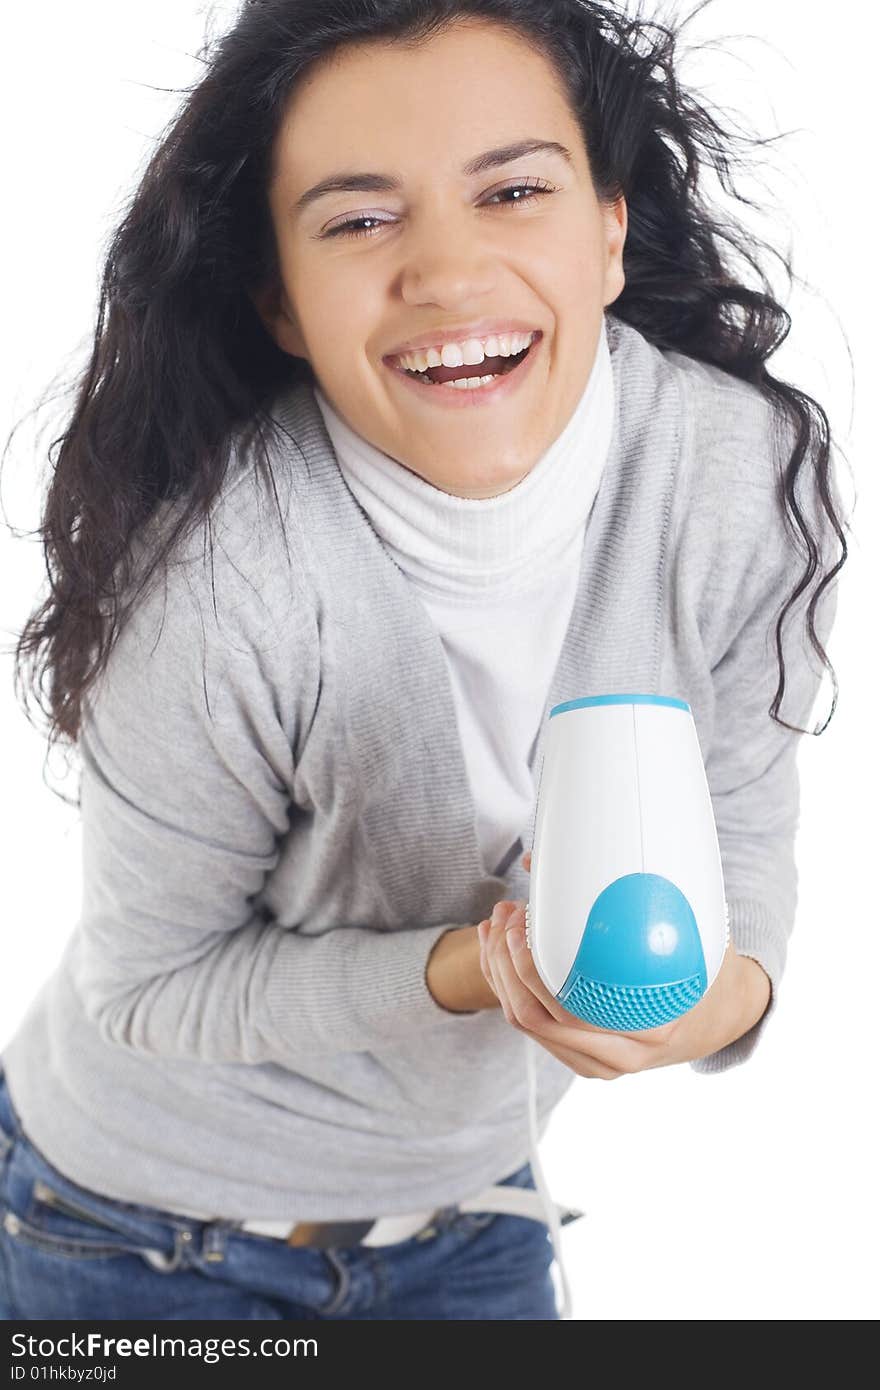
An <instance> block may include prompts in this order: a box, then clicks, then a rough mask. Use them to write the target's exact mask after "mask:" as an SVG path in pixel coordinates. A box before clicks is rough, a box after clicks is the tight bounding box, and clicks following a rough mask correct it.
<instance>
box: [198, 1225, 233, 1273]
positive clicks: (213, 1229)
mask: <svg viewBox="0 0 880 1390" xmlns="http://www.w3.org/2000/svg"><path fill="white" fill-rule="evenodd" d="M228 1229H229V1224H228V1223H227V1224H224V1223H223V1222H222V1221H209V1222H208V1224H207V1225H206V1226H205V1229H204V1231H203V1232H202V1259H203V1260H206V1261H207V1262H208V1264H222V1262H223V1260H224V1259H225V1258H226V1236H227V1232H228Z"/></svg>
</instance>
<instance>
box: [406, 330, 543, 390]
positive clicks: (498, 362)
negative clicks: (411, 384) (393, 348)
mask: <svg viewBox="0 0 880 1390" xmlns="http://www.w3.org/2000/svg"><path fill="white" fill-rule="evenodd" d="M542 336H543V335H539V336H538V337H537V338H533V339H532V341H531V342H530V343H529V345H528V347H524V348H523V350H522V352H518V353H516V354H515V355H514V356H513V357H484V358H483V360H482V362H474V363H463V364H462V366H460V367H442V366H441V367H428V368H427V369H426V370H425V371H424V372H413V371H410V370H409V369H408V368H406V367H395V370H396V371H398V372H402V373H403V375H404V376H411V377H414V378H415V380H416V381H423V382H424V383H425V385H426V386H442V385H443V383H444V382H446V381H462V380H467V379H468V378H470V377H477V378H480V377H484V376H506V375H507V373H508V372H512V371H513V369H514V368H515V367H518V366H519V364H520V362H522V361H524V359H525V358H526V357H527V356H528V354H529V353H530V352H531V350H532V348H533V347H534V346H535V344H536V343H539V342H540V341H541V337H542Z"/></svg>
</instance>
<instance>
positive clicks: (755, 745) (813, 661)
mask: <svg viewBox="0 0 880 1390" xmlns="http://www.w3.org/2000/svg"><path fill="white" fill-rule="evenodd" d="M764 443H765V447H766V438H765V441H764ZM804 467H805V471H806V465H805V466H804ZM746 472H747V469H746V468H744V467H743V460H742V458H740V460H739V477H740V479H742V477H743V475H744V474H745V473H746ZM800 506H801V510H802V512H803V513H804V515H805V517H807V518H809V521H810V529H811V532H812V534H813V536H814V537H818V539H819V544H820V553H821V551H822V550H824V552H825V565H824V571H827V569H828V568H830V567H831V565H829V561H828V551H829V547H828V537H829V535H830V523H829V522H828V520H827V518H826V516H825V513H824V511H822V510H820V504H819V502H818V500H815V501H807V500H800ZM780 508H781V503H780V501H779V500H778V494H777V493H776V492H775V491H774V489H773V488H772V487H769V486H767V487H764V486H758V485H754V484H750V483H745V484H743V483H742V482H740V484H739V485H737V484H736V483H732V484H731V486H730V487H729V488H728V489H727V491H726V493H725V497H724V500H723V511H724V519H723V521H721V522H719V533H720V534H723V535H725V536H727V537H728V538H729V539H730V542H731V544H730V545H729V546H725V543H724V541H723V540H722V543H721V547H720V553H719V555H718V556H717V557H716V567H715V570H714V578H713V582H712V583H711V584H710V585H709V587H708V590H707V594H706V605H707V607H706V612H705V631H706V632H707V633H712V632H714V633H715V634H716V635H715V636H714V638H713V637H709V638H707V650H708V651H709V652H710V654H711V655H710V660H711V663H712V664H711V681H712V690H713V699H714V711H713V721H712V724H713V736H712V741H711V746H710V747H709V750H708V753H707V754H706V756H705V766H706V776H707V780H708V784H709V790H710V793H711V797H712V805H713V811H714V815H715V823H716V827H717V832H718V841H719V848H720V852H721V860H722V868H723V875H724V885H725V895H726V898H727V903H728V909H729V923H730V936H731V940H732V943H733V945H734V948H735V949H736V950H737V952H738V953H739V954H740V955H744V956H750V957H751V958H752V959H753V960H756V961H757V962H758V963H759V964H760V965H761V966H762V967H763V969H764V970H765V971H766V973H767V975H768V976H769V979H770V986H771V995H770V1001H769V1003H768V1006H767V1008H766V1010H765V1012H764V1014H763V1016H762V1018H761V1019H759V1021H758V1022H757V1023H756V1024H754V1026H753V1027H752V1028H750V1029H749V1030H748V1032H746V1033H745V1034H744V1035H743V1036H741V1037H740V1038H738V1039H736V1040H735V1041H734V1042H732V1043H730V1044H729V1045H728V1046H726V1047H724V1048H722V1049H720V1050H719V1051H717V1052H714V1053H711V1054H709V1055H707V1056H705V1057H702V1058H698V1059H696V1060H694V1061H692V1062H691V1063H690V1065H691V1067H692V1069H693V1070H694V1071H696V1072H699V1073H711V1072H720V1071H724V1070H726V1069H728V1068H729V1067H732V1066H736V1065H738V1064H741V1063H743V1062H745V1061H747V1060H748V1058H749V1057H750V1056H751V1055H752V1053H753V1052H754V1050H755V1048H756V1047H757V1045H758V1043H759V1041H760V1039H761V1037H762V1036H763V1033H764V1031H765V1029H766V1027H767V1024H768V1022H769V1020H770V1018H771V1017H772V1016H773V1014H774V1012H775V1010H776V1007H777V1003H778V994H779V987H780V982H781V980H782V975H783V972H784V969H785V962H786V952H787V946H788V941H789V939H790V937H791V933H792V930H793V927H794V923H795V914H796V908H797V901H798V893H797V888H798V875H797V867H796V860H795V843H796V834H797V828H798V822H799V810H800V778H799V772H798V764H797V756H798V750H799V747H800V744H801V742H802V741H803V740H804V739H805V738H811V737H813V735H812V734H811V733H810V732H809V731H810V730H811V729H813V728H814V727H817V726H819V725H821V723H822V722H823V720H822V718H820V717H819V714H820V713H821V712H820V711H817V712H816V715H815V716H814V717H813V718H812V719H811V712H812V711H813V707H814V704H815V703H816V698H817V695H818V693H819V689H820V686H821V684H822V674H823V671H824V670H825V668H824V667H823V665H822V663H821V661H820V658H819V656H818V653H816V652H815V650H814V649H813V647H812V644H811V643H810V640H809V635H808V631H807V627H806V611H807V608H808V605H809V602H810V599H811V597H812V596H813V594H814V593H815V590H816V587H817V584H818V578H817V577H815V576H814V578H813V580H812V581H811V582H810V583H809V584H808V585H807V587H806V589H805V591H804V593H803V594H801V595H800V596H799V598H798V599H797V600H796V601H795V603H794V604H793V606H792V607H791V608H790V609H789V612H788V613H787V615H786V618H785V621H784V623H783V628H782V634H783V635H782V642H783V655H784V661H785V668H784V669H785V688H784V692H783V695H782V699H781V704H780V708H779V710H778V711H777V713H778V715H779V717H780V718H782V719H784V720H785V721H786V722H787V723H789V724H793V725H796V726H798V727H799V728H800V729H804V730H807V731H808V732H806V733H803V734H799V733H796V732H793V731H791V730H789V729H786V728H784V727H782V726H780V725H779V724H778V723H777V722H776V721H775V720H774V719H773V718H772V717H771V716H770V714H769V710H770V706H771V703H772V701H773V698H774V695H775V693H776V689H777V684H778V678H779V667H778V662H777V656H776V620H777V618H778V615H779V613H780V611H781V609H782V606H783V604H784V603H785V601H786V600H787V599H788V598H789V597H790V596H791V594H793V593H794V590H795V589H796V588H797V587H798V585H799V584H800V583H801V581H802V577H803V574H804V572H805V563H806V559H805V552H804V553H802V552H801V550H800V549H797V548H796V547H795V542H794V540H793V539H792V538H791V537H790V536H789V534H788V532H787V529H786V527H785V525H784V521H783V518H782V514H781V509H780ZM734 553H735V554H736V556H737V557H738V559H737V561H736V564H734V563H733V561H732V559H731V558H730V557H731V556H732V555H733V554H734ZM725 556H726V557H727V563H728V564H729V569H728V571H727V573H726V576H725V578H724V580H723V581H722V580H721V579H720V577H719V576H720V574H721V573H722V572H723V571H724V568H725V563H726V562H725ZM824 571H823V572H824ZM837 598H838V593H837V578H836V577H835V579H833V580H832V581H831V583H830V584H829V585H828V586H827V587H826V589H825V591H824V592H823V594H822V596H821V598H820V599H819V602H818V604H817V607H816V611H815V615H814V623H815V629H816V632H817V635H818V637H819V640H820V641H821V643H822V645H823V647H825V649H826V653H827V646H828V639H829V636H830V633H831V630H832V627H833V623H834V618H835V614H836V609H837ZM710 607H714V614H715V616H714V623H713V619H712V616H711V614H710V612H709V608H710ZM720 614H724V616H725V620H726V622H727V624H728V632H727V635H726V637H725V638H724V639H722V638H721V637H720V635H718V634H719V625H718V623H719V615H720ZM731 627H732V629H733V632H732V633H731V632H730V628H731ZM829 659H830V657H829ZM825 713H827V711H825Z"/></svg>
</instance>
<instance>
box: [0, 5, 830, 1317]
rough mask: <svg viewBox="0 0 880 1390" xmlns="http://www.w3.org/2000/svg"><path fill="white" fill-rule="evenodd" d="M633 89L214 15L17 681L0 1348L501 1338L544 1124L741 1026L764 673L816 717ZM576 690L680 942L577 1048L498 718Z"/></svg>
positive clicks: (759, 362)
mask: <svg viewBox="0 0 880 1390" xmlns="http://www.w3.org/2000/svg"><path fill="white" fill-rule="evenodd" d="M675 41H676V35H675V33H674V32H673V31H671V30H669V29H667V28H664V27H662V26H658V25H654V24H651V23H649V22H648V21H646V20H645V19H644V18H643V17H642V16H641V15H632V14H628V13H626V12H625V11H624V10H622V9H618V8H615V7H613V6H611V5H608V4H601V5H599V4H588V3H582V0H491V3H482V2H481V0H474V2H473V3H468V4H459V3H455V2H454V0H451V2H450V3H445V2H444V3H438V0H385V3H383V4H382V5H380V6H377V5H373V4H367V3H363V4H357V3H352V0H345V3H344V4H343V3H336V0H314V3H312V0H260V3H252V4H247V5H245V6H244V7H243V8H242V10H241V12H240V15H239V17H238V20H237V23H236V25H235V27H234V29H233V30H232V31H231V32H230V33H228V34H227V35H226V36H225V37H224V38H223V40H222V41H221V42H220V43H219V45H218V46H217V49H216V52H215V53H213V55H212V56H211V60H210V62H209V63H208V65H207V68H206V71H205V75H204V77H203V78H202V80H201V81H200V82H199V84H198V85H197V86H196V88H195V89H194V90H193V91H192V93H191V94H190V95H189V96H188V98H187V100H186V103H185V105H184V107H183V109H182V111H181V113H180V115H179V117H178V118H177V119H176V121H175V122H174V124H173V126H172V127H171V129H170V130H169V131H168V133H167V134H166V135H165V137H164V139H163V140H162V142H161V144H160V147H159V149H158V150H157V151H156V153H155V155H154V157H153V158H152V160H151V163H150V165H149V168H148V169H147V171H146V173H145V175H144V177H143V179H142V181H141V183H140V186H139V187H138V189H137V192H136V195H135V197H134V199H133V202H132V204H131V207H130V209H129V211H128V212H127V214H126V216H125V219H124V221H123V222H122V225H121V226H120V227H119V229H118V232H117V233H116V236H115V238H114V241H113V244H112V246H111V249H110V253H109V256H108V261H107V266H106V271H105V276H104V282H103V288H102V295H101V303H100V312H99V322H98V328H97V333H96V340H95V351H94V355H93V358H92V361H91V363H90V365H89V367H88V370H87V372H86V373H85V375H84V377H83V379H82V382H81V385H80V391H79V398H78V400H77V403H76V407H75V410H74V412H73V415H72V417H71V420H70V423H69V428H68V429H67V431H66V433H65V435H64V437H63V439H62V441H61V447H60V449H59V452H58V456H57V460H56V461H55V467H54V475H53V478H52V481H51V485H50V487H49V491H48V495H47V498H46V510H45V518H44V526H43V530H42V534H43V535H44V538H45V546H46V553H47V558H48V562H49V565H50V572H51V574H52V588H51V593H50V595H49V597H48V598H47V599H46V600H45V602H44V603H43V604H42V606H41V607H40V608H39V609H38V611H36V612H35V613H34V614H33V615H32V617H31V619H30V621H29V623H28V624H27V626H26V628H25V630H24V631H23V633H22V634H21V638H20V641H19V645H18V648H17V655H18V658H19V661H20V662H21V663H22V664H23V663H24V660H25V658H26V657H31V658H32V659H33V666H34V668H35V669H34V672H33V676H32V679H33V688H34V690H35V691H37V692H38V693H39V691H40V689H41V681H40V679H38V674H39V675H45V674H48V676H49V681H48V693H49V708H48V714H49V716H50V721H51V730H50V736H52V737H55V738H57V737H63V738H65V739H67V740H68V741H69V742H71V743H72V744H75V745H76V747H77V748H78V750H79V752H80V754H81V760H82V768H81V783H80V799H79V801H78V802H77V804H78V806H79V807H80V810H81V813H82V825H83V856H84V858H83V874H84V884H83V900H82V905H81V913H80V916H79V919H78V921H77V923H76V927H75V931H74V932H73V934H72V936H71V938H70V941H69V944H68V948H67V950H66V951H65V954H64V957H63V959H62V961H61V962H60V964H59V966H58V968H57V970H56V971H55V973H54V974H53V976H52V978H51V979H50V980H49V981H48V982H47V984H46V986H45V988H44V989H43V990H42V991H41V992H40V994H39V996H38V997H37V998H36V999H35V1000H34V1001H33V1003H32V1005H31V1007H30V1009H29V1010H28V1012H27V1015H26V1017H25V1018H24V1020H23V1022H22V1024H21V1026H20V1028H19V1029H18V1031H17V1032H16V1034H15V1036H14V1037H13V1038H12V1039H11V1040H10V1041H9V1043H8V1044H7V1046H6V1048H5V1050H4V1053H3V1057H2V1062H3V1067H4V1071H5V1079H4V1084H3V1086H2V1088H0V1160H2V1188H0V1199H2V1212H3V1226H2V1231H0V1305H2V1308H3V1311H4V1313H5V1316H7V1317H18V1318H61V1319H86V1318H95V1317H102V1316H103V1317H108V1318H125V1317H130V1316H137V1317H141V1318H160V1319H161V1318H186V1317H197V1318H229V1317H233V1318H292V1317H302V1318H380V1319H409V1318H472V1319H473V1318H477V1319H486V1318H507V1319H509V1318H554V1317H556V1316H557V1312H556V1303H555V1296H554V1287H553V1282H552V1278H551V1262H552V1257H553V1254H554V1247H555V1250H556V1253H557V1254H558V1253H559V1252H558V1245H559V1241H558V1232H559V1224H560V1213H559V1212H558V1211H557V1210H556V1206H555V1204H554V1203H553V1202H552V1201H551V1200H550V1198H549V1194H548V1193H547V1191H546V1185H545V1184H544V1183H543V1179H542V1177H541V1174H540V1167H539V1165H538V1154H537V1145H538V1140H539V1138H540V1136H541V1134H542V1133H543V1131H544V1128H545V1127H546V1124H547V1122H548V1120H549V1117H550V1115H551V1113H552V1111H553V1109H554V1107H555V1106H556V1105H557V1104H558V1102H559V1100H560V1099H561V1097H562V1096H563V1095H564V1094H565V1092H566V1091H567V1089H568V1087H569V1086H570V1084H571V1082H572V1081H573V1079H574V1077H575V1076H585V1077H595V1078H601V1079H606V1080H609V1079H615V1078H617V1077H620V1076H622V1075H625V1074H631V1073H633V1072H637V1071H640V1070H643V1069H645V1068H650V1067H658V1066H667V1065H672V1064H675V1063H681V1062H688V1063H689V1064H690V1065H691V1066H693V1067H694V1068H695V1069H697V1070H703V1071H720V1070H722V1069H724V1068H727V1067H730V1066H732V1065H735V1064H737V1063H740V1062H742V1061H744V1060H745V1059H746V1058H747V1057H748V1056H749V1055H750V1053H751V1052H752V1050H753V1049H754V1047H755V1045H756V1043H757V1041H758V1039H759V1037H760V1035H761V1033H762V1031H763V1029H764V1028H765V1027H766V1024H767V1020H768V1018H769V1016H770V1013H771V1011H772V1008H773V1005H774V1002H775V997H776V991H777V989H778V985H779V982H780V978H781V975H782V971H783V968H784V960H785V948H786V942H787V939H788V936H789V933H790V931H791V929H792V926H793V919H794V910H795V865H794V855H793V850H794V835H795V828H796V822H797V800H798V794H797V770H796V762H795V758H796V751H797V746H798V738H797V736H798V734H800V733H803V732H807V730H804V729H803V728H802V727H801V725H802V721H804V720H805V719H806V718H807V717H808V715H809V713H810V711H811V709H812V705H813V703H814V700H815V696H816V694H817V690H818V685H819V679H820V676H821V668H820V669H819V670H818V671H817V670H816V669H815V665H814V664H811V663H810V662H809V661H808V660H807V656H808V652H807V648H806V645H805V644H804V643H802V642H801V641H800V640H798V641H797V642H795V643H794V644H793V649H792V650H790V651H789V652H788V654H787V659H786V657H785V656H784V654H783V641H782V637H783V631H782V630H783V625H784V623H785V621H786V619H790V622H789V623H788V625H787V626H786V633H787V632H789V631H794V632H795V634H796V636H797V638H798V639H800V638H801V636H802V633H803V631H804V630H806V632H807V633H808V634H809V636H810V641H811V643H812V646H813V648H814V649H815V651H817V652H818V653H819V655H820V656H821V658H822V661H823V662H824V663H825V664H826V665H827V664H828V663H827V658H826V655H825V651H824V646H823V645H822V642H823V640H827V637H828V634H829V632H830V630H831V625H832V619H833V614H834V607H835V604H834V598H835V594H836V587H835V586H834V585H832V584H831V580H832V579H833V578H834V576H835V575H836V574H837V572H838V570H839V569H840V567H841V565H842V563H843V560H844V559H845V558H846V543H845V540H844V534H843V529H842V525H841V521H840V518H839V516H838V514H837V511H836V506H835V498H834V495H833V479H832V476H831V472H830V439H829V430H828V422H827V419H826V416H825V414H824V412H823V411H822V409H821V407H819V406H818V405H817V404H816V402H814V401H813V400H811V399H810V398H809V397H808V396H806V395H805V394H804V393H803V392H802V391H800V390H798V389H797V388H796V387H795V386H792V385H789V384H786V383H784V382H781V381H779V380H777V379H776V378H774V377H773V376H772V375H771V374H770V372H769V371H768V369H767V365H766V363H767V359H768V358H769V357H770V356H771V354H772V352H773V351H774V349H775V348H776V347H777V346H778V345H779V343H780V342H781V341H782V339H783V338H784V337H785V334H786V332H787V329H788V316H787V314H786V312H785V310H784V309H783V308H782V307H781V306H780V305H779V304H778V303H777V302H776V301H775V300H774V298H773V296H772V293H771V292H770V287H769V285H768V284H767V282H766V281H765V280H764V279H763V278H761V280H760V283H759V284H758V285H757V287H749V286H747V285H746V284H745V283H743V282H742V281H741V279H739V278H738V273H737V272H735V271H734V270H733V269H731V268H730V264H729V261H728V254H729V247H730V245H731V237H732V236H733V233H732V232H731V230H730V229H729V228H728V229H727V230H726V231H725V233H724V235H723V236H722V233H721V231H720V230H719V227H718V225H717V224H716V222H715V221H713V218H712V216H711V213H710V211H709V210H708V208H707V207H706V206H705V204H704V202H703V199H702V190H701V185H700V174H701V172H702V171H703V169H704V167H705V166H706V165H707V164H708V163H712V164H714V166H715V168H716V169H717V170H719V171H720V172H721V173H722V174H723V175H724V176H725V177H726V178H727V179H728V181H729V176H730V167H731V164H732V159H733V156H732V154H731V150H730V143H729V140H728V138H727V137H726V136H725V133H724V132H723V130H722V128H721V127H720V126H719V125H718V124H717V122H716V121H715V119H714V118H713V117H712V116H710V115H709V113H708V111H707V110H706V109H705V107H704V106H702V105H700V104H699V103H698V102H697V101H696V100H695V99H694V97H693V96H691V95H690V94H689V93H687V92H686V91H685V90H684V89H683V88H682V87H681V85H680V84H679V82H678V80H677V76H676V67H675V57H676V54H675ZM737 236H738V238H739V240H738V241H736V242H734V246H735V249H737V250H739V251H741V252H745V253H746V255H747V256H748V255H749V254H750V253H751V254H752V263H753V265H754V266H755V268H756V271H757V268H758V266H759V258H758V256H757V255H756V254H755V252H756V248H755V247H754V245H753V244H752V243H751V242H750V241H749V238H748V237H747V235H746V233H744V232H741V233H737ZM761 274H762V272H761ZM836 541H839V542H840V545H841V550H842V554H841V556H840V557H839V558H838V557H836V556H835V554H834V553H833V551H834V550H835V549H836ZM835 561H836V562H835ZM774 624H775V626H774ZM771 639H772V643H771ZM772 646H775V656H776V660H775V661H774V660H773V659H772V657H771V650H772ZM832 675H833V673H832ZM616 691H629V692H632V691H638V692H646V693H648V694H662V695H671V696H676V697H679V698H681V699H684V700H686V701H687V702H688V704H689V705H690V707H691V710H692V711H693V714H694V719H695V722H696V725H697V730H698V734H699V738H700V745H701V749H702V752H703V756H704V760H705V765H706V770H707V778H708V781H709V786H710V790H711V793H712V798H713V809H714V812H715V817H716V824H717V828H718V835H719V843H720V846H721V850H722V859H723V867H724V875H725V890H726V896H727V901H728V907H729V916H730V933H731V945H730V948H729V950H728V952H727V955H726V957H725V961H724V965H723V967H722V970H721V972H720V974H719V976H718V978H717V980H716V981H715V983H714V984H713V986H712V988H711V989H710V990H709V992H708V993H707V994H706V995H705V996H704V997H703V999H702V1000H701V1001H700V1003H699V1004H698V1005H697V1006H696V1007H695V1008H694V1009H692V1010H691V1011H690V1012H689V1013H687V1014H685V1015H684V1016H682V1017H681V1018H680V1019H678V1020H676V1021H675V1022H674V1023H672V1024H667V1025H665V1026H664V1027H662V1028H657V1029H649V1030H643V1031H639V1032H631V1033H622V1032H621V1033H615V1032H611V1031H606V1030H604V1029H599V1028H594V1027H590V1026H588V1025H586V1024H585V1023H583V1022H581V1021H580V1020H578V1019H576V1018H574V1017H573V1016H572V1015H570V1014H568V1013H567V1012H566V1011H564V1010H562V1009H561V1008H560V1007H559V1006H558V1004H557V1002H556V1001H555V1000H554V999H553V998H551V997H550V996H549V995H548V993H547V991H546V990H545V989H544V987H543V985H542V984H541V981H540V980H539V978H538V976H537V974H536V971H535V969H534V966H533V963H532V961H531V957H530V953H529V950H528V947H527V946H526V945H525V944H524V942H523V939H522V938H523V931H522V925H523V923H522V915H523V914H522V909H523V903H524V900H525V898H526V897H527V895H528V878H527V874H528V870H529V862H530V861H529V856H528V854H527V853H526V854H524V853H523V851H524V850H526V848H527V845H528V843H529V842H530V833H529V832H530V823H531V819H532V815H533V811H534V804H535V793H536V777H537V773H538V767H539V758H538V748H539V744H540V736H541V732H542V729H543V727H544V724H545V721H546V718H547V714H548V711H549V710H550V709H551V708H552V707H553V706H555V705H556V704H558V703H559V702H561V701H564V700H567V699H572V698H578V697H581V696H585V695H602V694H607V693H609V692H616ZM835 701H836V682H835ZM781 710H782V711H783V713H780V711H781ZM832 712H833V707H832ZM829 717H830V716H829ZM826 722H827V721H826ZM823 727H824V726H823ZM818 732H821V730H818ZM523 1044H525V1050H526V1051H528V1052H530V1056H531V1060H532V1061H533V1062H535V1063H536V1065H535V1068H534V1073H533V1074H532V1075H531V1076H530V1075H528V1074H527V1073H526V1072H525V1071H524V1069H523V1066H522V1063H523V1060H524V1051H523ZM529 1082H532V1083H533V1084H534V1092H530V1091H527V1085H528V1083H529ZM527 1098H528V1099H529V1101H530V1103H531V1107H532V1108H531V1112H530V1113H531V1132H529V1129H528V1127H527V1126H525V1125H524V1121H523V1116H524V1115H525V1114H526V1108H525V1106H526V1100H527ZM575 1214H576V1213H571V1214H570V1215H572V1216H573V1215H575ZM563 1219H564V1218H563ZM548 1227H549V1233H548ZM563 1284H564V1289H565V1296H566V1305H565V1309H564V1311H568V1306H569V1305H568V1302H567V1285H565V1283H564V1274H563Z"/></svg>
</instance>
